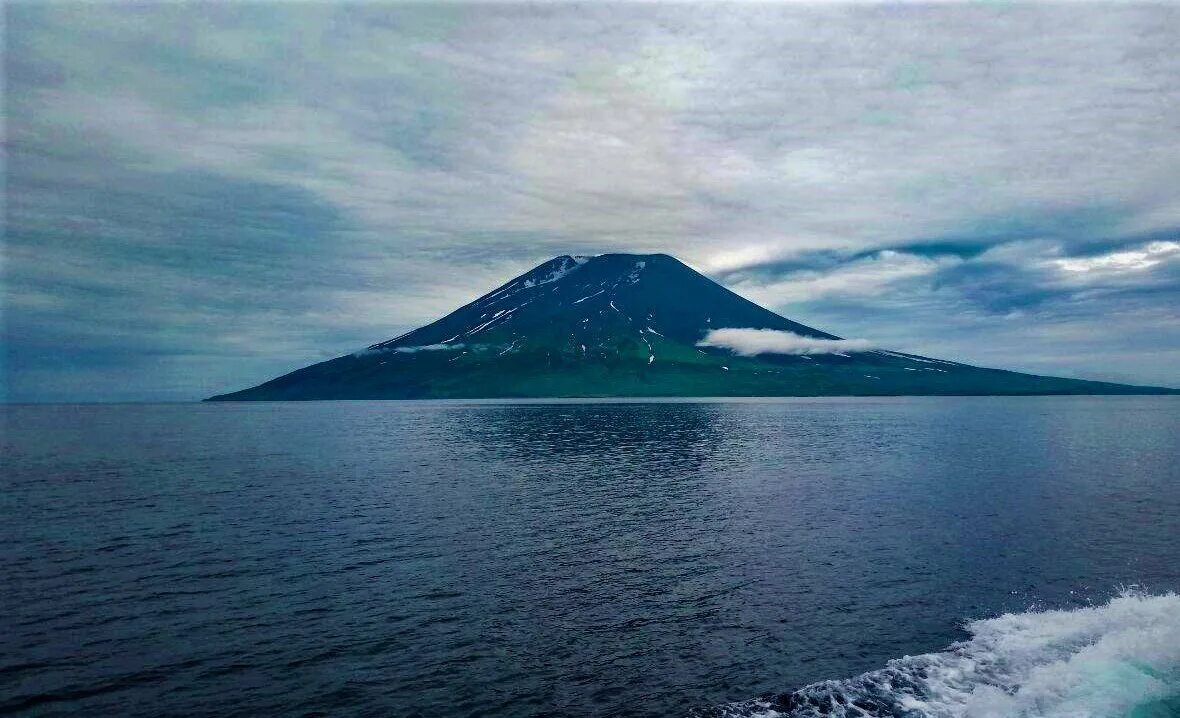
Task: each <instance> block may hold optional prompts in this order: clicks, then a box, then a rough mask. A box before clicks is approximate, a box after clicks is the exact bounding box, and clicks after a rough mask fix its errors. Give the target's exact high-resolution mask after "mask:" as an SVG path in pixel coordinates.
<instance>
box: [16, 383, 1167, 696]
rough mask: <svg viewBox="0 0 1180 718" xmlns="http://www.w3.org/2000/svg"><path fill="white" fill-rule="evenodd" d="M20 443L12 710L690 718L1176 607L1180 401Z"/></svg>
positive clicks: (966, 404) (345, 416)
mask: <svg viewBox="0 0 1180 718" xmlns="http://www.w3.org/2000/svg"><path fill="white" fill-rule="evenodd" d="M6 411H7V412H9V416H8V419H9V421H8V423H7V427H6V428H7V430H6V432H5V435H4V437H3V438H2V440H3V442H4V445H3V447H2V448H3V454H2V458H0V477H2V478H0V481H2V482H3V484H2V488H3V493H2V496H3V502H4V504H3V506H4V510H5V516H6V517H10V520H9V521H7V522H6V523H5V524H3V525H2V526H0V568H2V573H0V580H2V581H3V583H4V585H5V586H6V587H8V589H9V590H6V591H4V592H0V593H2V594H3V595H2V596H0V612H2V615H4V616H6V621H7V622H8V624H9V625H7V626H6V629H7V630H4V631H0V654H2V655H4V656H5V657H6V658H5V659H4V661H5V662H4V663H3V664H0V711H3V710H4V709H15V708H24V709H28V710H50V709H60V710H76V711H83V712H87V713H94V714H102V713H106V714H113V713H117V714H123V715H145V716H146V715H158V714H160V713H174V714H190V713H233V712H235V711H238V712H243V713H253V714H270V713H291V712H299V713H304V712H314V711H323V712H327V713H332V714H339V713H345V714H351V713H358V714H363V713H373V714H382V715H464V714H470V715H476V714H478V715H489V716H507V715H653V716H654V715H667V714H668V713H673V714H675V713H677V712H679V713H684V712H686V711H687V710H688V709H689V708H691V707H699V706H708V705H714V704H721V703H725V702H728V701H733V700H737V699H745V698H748V697H750V696H753V695H757V694H760V693H764V692H781V691H786V690H789V689H792V688H795V687H798V686H800V685H803V684H805V683H809V682H812V681H815V680H820V679H825V678H836V677H841V676H848V675H854V674H857V673H860V672H861V671H865V670H869V669H872V668H877V667H879V666H881V665H883V664H884V663H885V661H887V660H888V659H890V658H894V657H898V656H901V655H905V654H916V653H921V652H928V651H933V650H938V649H941V648H942V647H944V646H945V645H946V644H948V643H949V642H951V641H953V640H956V639H958V638H961V637H962V636H963V634H962V632H961V626H962V625H963V622H964V621H965V620H966V619H969V618H976V617H982V616H986V615H991V614H994V613H996V612H999V611H1002V610H1022V609H1025V608H1027V607H1028V605H1029V604H1030V603H1031V602H1033V601H1041V602H1043V603H1045V604H1047V605H1061V606H1068V605H1076V604H1077V603H1079V602H1083V601H1085V600H1087V599H1089V598H1103V597H1105V596H1106V595H1108V593H1109V592H1110V591H1112V590H1114V588H1115V587H1116V586H1117V585H1119V584H1129V583H1141V584H1147V585H1148V587H1149V588H1152V589H1154V590H1157V591H1162V590H1166V589H1169V588H1172V589H1176V588H1180V560H1177V556H1176V555H1175V554H1174V552H1169V551H1168V550H1167V549H1166V548H1165V547H1168V546H1171V545H1172V544H1173V543H1174V541H1173V539H1174V537H1175V536H1176V535H1180V449H1178V448H1177V444H1176V442H1175V437H1176V436H1177V435H1180V402H1177V401H1176V400H1175V399H1174V398H1171V397H1142V398H1139V397H1118V398H1046V399H1035V398H1024V399H988V398H941V399H864V400H853V399H842V400H841V399H836V400H774V401H745V402H717V401H714V402H662V403H594V402H569V403H560V402H545V403H513V404H502V403H501V404H497V403H479V402H454V403H448V402H422V403H414V402H406V403H399V402H352V403H349V402H342V403H314V404H255V405H224V404H219V405H199V406H195V405H162V406H105V407H103V406H90V407H9V408H7V409H6ZM47 597H49V598H51V600H46V598H47Z"/></svg>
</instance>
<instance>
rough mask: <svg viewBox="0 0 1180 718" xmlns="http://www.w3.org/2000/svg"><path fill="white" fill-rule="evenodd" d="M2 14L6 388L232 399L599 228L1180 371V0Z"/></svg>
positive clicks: (629, 245) (694, 257)
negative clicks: (1169, 1)
mask: <svg viewBox="0 0 1180 718" xmlns="http://www.w3.org/2000/svg"><path fill="white" fill-rule="evenodd" d="M5 12H6V34H7V49H6V58H5V59H6V77H5V79H6V86H5V98H4V99H5V110H4V112H5V120H6V124H7V127H6V135H7V136H6V149H7V167H6V170H7V177H6V180H7V186H6V188H7V191H6V201H7V213H8V214H7V227H6V237H5V248H4V249H5V256H4V288H5V307H4V318H5V322H6V326H5V333H4V344H5V357H6V362H7V366H6V367H5V375H6V377H7V382H6V383H7V387H6V390H7V397H8V399H9V400H13V401H46V400H117V399H131V400H144V399H192V398H199V397H201V396H206V395H209V394H213V393H217V392H222V391H228V390H232V389H237V388H241V387H244V386H248V385H252V384H255V383H258V382H260V381H262V380H264V379H267V378H270V377H272V376H274V375H276V374H279V373H282V372H285V371H289V370H291V369H294V368H296V367H299V366H301V365H304V364H306V363H309V362H312V361H317V360H321V359H324V358H328V357H331V356H337V355H340V354H343V353H346V352H349V351H354V350H356V349H358V348H361V347H364V346H367V345H369V344H372V343H374V342H377V341H380V340H382V339H386V338H389V337H392V336H394V335H396V334H400V333H401V332H403V331H405V330H407V329H410V328H412V327H414V326H416V325H419V324H422V323H425V322H427V321H430V320H432V319H434V318H437V317H438V316H439V315H441V314H443V313H445V312H447V311H449V310H451V309H453V308H455V307H457V306H458V305H460V304H462V303H464V302H466V301H469V300H471V299H473V298H474V297H476V296H478V295H479V294H481V293H483V292H485V291H487V290H488V289H490V288H492V287H493V286H495V285H496V284H498V283H500V282H501V281H503V280H505V279H507V278H509V277H511V276H513V275H515V274H517V273H519V272H521V271H524V270H525V269H527V268H529V267H530V266H532V265H534V264H537V263H539V262H541V261H543V260H545V259H548V258H550V257H552V256H554V255H558V254H567V253H578V254H594V253H599V252H605V251H635V252H655V251H662V252H668V253H670V254H673V255H675V256H678V257H680V258H682V259H683V260H685V261H687V262H689V263H690V264H692V265H693V266H695V267H697V268H699V269H701V270H702V271H704V272H706V273H708V274H710V275H711V276H713V277H714V278H716V279H718V280H719V281H722V282H723V283H725V284H727V285H728V286H730V287H731V288H733V289H735V290H736V291H738V292H739V293H742V294H743V295H745V296H747V297H749V298H751V299H753V300H755V301H758V302H760V303H762V304H764V305H766V306H768V307H770V308H772V309H774V310H776V311H779V312H780V313H783V314H784V315H786V316H788V317H790V318H792V319H794V320H797V321H800V322H803V323H805V324H808V325H811V326H815V327H818V328H821V329H823V330H825V331H829V332H833V333H835V334H838V335H841V336H854V337H867V338H869V339H871V340H873V342H874V343H875V344H878V345H881V346H887V347H890V348H894V349H898V350H901V351H907V352H914V353H921V354H927V355H931V356H937V357H942V358H948V359H954V360H958V361H965V362H970V363H976V364H982V365H990V366H1002V367H1005V368H1012V369H1021V370H1027V371H1035V372H1040V373H1052V374H1058V375H1064V376H1082V377H1090V378H1096V379H1110V380H1116V381H1133V382H1138V383H1155V384H1166V385H1172V386H1180V316H1178V315H1180V313H1178V312H1177V309H1176V307H1177V306H1180V231H1178V228H1180V192H1178V191H1177V188H1178V187H1180V49H1177V47H1178V44H1177V43H1176V37H1177V36H1180V6H1174V5H1158V4H1157V5H1127V4H1118V5H1105V6H1104V5H1096V4H1055V5H1052V6H1029V5H1010V4H1007V3H980V4H969V5H949V4H940V5H931V6H915V5H864V4H859V5H839V6H831V5H829V6H824V7H805V6H800V5H793V4H792V5H775V4H757V5H740V4H718V5H705V4H696V5H687V4H677V5H619V4H601V5H570V4H566V5H545V4H530V5H528V6H519V7H513V6H504V5H497V6H491V5H474V6H464V5H459V4H444V5H437V6H430V5H426V4H414V5H383V4H372V3H369V4H364V5H340V4H335V5H328V4H324V5H320V4H298V3H296V4H288V3H273V4H229V3H210V4H207V5H198V4H186V5H179V4H167V5H158V6H142V5H139V6H132V5H123V6H119V5H102V4H80V3H79V4H60V3H59V4H40V5H35V4H12V3H9V4H7V5H6V8H5Z"/></svg>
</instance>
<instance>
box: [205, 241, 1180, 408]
mask: <svg viewBox="0 0 1180 718" xmlns="http://www.w3.org/2000/svg"><path fill="white" fill-rule="evenodd" d="M1160 393H1180V392H1178V391H1177V390H1172V389H1161V388H1157V387H1141V386H1129V385H1124V384H1111V383H1106V382H1094V381H1083V380H1077V379H1062V378H1055V377H1044V376H1034V375H1031V374H1022V373H1018V372H1011V371H1003V370H999V369H985V368H980V367H975V366H970V365H967V364H960V363H957V362H952V361H945V360H942V359H933V358H930V357H924V356H918V355H915V354H906V353H903V352H896V351H889V350H885V349H882V348H876V347H869V346H867V345H865V344H864V343H862V342H852V341H845V340H842V339H841V338H840V337H838V336H836V335H834V334H829V333H827V332H823V331H820V330H818V329H813V328H811V327H809V326H805V325H803V324H799V323H797V322H793V321H791V320H790V319H787V318H785V317H782V316H779V315H778V314H775V313H774V312H772V311H770V310H768V309H764V308H763V307H760V306H758V305H757V304H755V303H753V302H751V301H749V300H747V299H744V298H743V297H740V296H738V295H737V294H735V293H733V292H731V291H730V290H728V289H726V288H725V287H723V286H721V285H720V284H717V283H716V282H714V281H712V280H711V279H709V278H708V277H705V276H704V275H702V274H700V273H698V272H696V271H694V270H693V269H691V268H689V267H688V266H687V265H685V264H683V263H682V262H680V261H679V260H677V259H675V258H673V257H670V256H668V255H665V254H646V255H637V254H603V255H599V256H595V257H577V256H562V257H556V258H554V259H551V260H549V261H548V262H545V263H543V264H541V265H539V266H538V267H536V268H534V269H532V270H531V271H529V272H526V273H525V274H523V275H521V276H519V277H517V278H516V279H513V280H512V281H510V282H508V283H507V284H504V285H502V286H500V287H498V288H496V289H495V290H493V291H491V292H489V293H488V294H485V295H484V296H482V297H480V298H479V299H476V300H475V301H473V302H471V303H470V304H467V305H466V306H463V307H461V308H459V309H457V310H455V311H454V312H452V313H450V314H448V315H447V316H445V317H443V318H442V319H439V320H438V321H435V322H433V323H431V324H428V325H426V326H424V327H421V328H419V329H415V330H413V331H411V332H408V333H406V334H403V335H401V336H399V337H395V338H393V339H390V340H388V341H383V342H380V343H378V344H373V345H372V346H370V347H368V348H366V349H363V350H361V351H358V352H355V353H352V354H346V355H344V356H341V357H338V358H336V359H331V360H329V361H325V362H321V363H319V364H314V365H311V366H308V367H305V368H303V369H299V370H297V371H293V372H291V373H289V374H285V375H283V376H280V377H278V378H276V379H272V380H270V381H268V382H266V383H264V384H260V385H258V386H256V387H253V388H250V389H244V390H242V391H237V392H233V393H230V394H222V395H219V396H215V397H212V398H211V399H210V400H211V401H251V400H264V401H275V400H309V399H450V398H498V397H504V398H507V397H656V396H849V395H860V396H865V395H869V396H871V395H878V396H888V395H932V394H945V395H954V394H959V395H966V394H974V395H989V394H997V395H998V394H1006V395H1011V394H1160Z"/></svg>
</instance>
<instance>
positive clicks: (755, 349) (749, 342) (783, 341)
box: [697, 328, 875, 356]
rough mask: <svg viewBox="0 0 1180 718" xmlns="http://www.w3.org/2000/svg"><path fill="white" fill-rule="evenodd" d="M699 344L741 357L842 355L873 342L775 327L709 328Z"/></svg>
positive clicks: (869, 345) (864, 349)
mask: <svg viewBox="0 0 1180 718" xmlns="http://www.w3.org/2000/svg"><path fill="white" fill-rule="evenodd" d="M697 346H700V347H719V348H722V349H729V350H731V351H732V352H733V353H734V354H739V355H741V356H756V355H758V354H841V353H844V352H864V351H870V350H872V349H874V348H875V345H874V344H873V343H871V342H869V341H867V340H864V339H817V338H815V337H805V336H801V335H799V334H795V333H793V332H783V331H778V330H775V329H734V328H724V329H712V330H710V331H709V333H708V334H706V335H705V338H704V339H702V340H701V341H699V342H697Z"/></svg>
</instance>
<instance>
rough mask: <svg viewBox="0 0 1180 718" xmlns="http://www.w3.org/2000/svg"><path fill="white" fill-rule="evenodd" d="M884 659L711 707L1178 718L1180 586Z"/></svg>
mask: <svg viewBox="0 0 1180 718" xmlns="http://www.w3.org/2000/svg"><path fill="white" fill-rule="evenodd" d="M966 628H967V630H968V631H969V632H970V634H971V638H970V639H969V640H966V641H963V642H961V643H956V644H953V645H951V646H950V647H949V648H947V649H946V650H945V651H942V652H939V653H929V654H926V655H921V656H906V657H904V658H898V659H895V660H892V661H890V662H889V663H888V665H887V666H886V667H885V668H883V669H880V670H876V671H870V672H869V673H865V674H863V675H860V676H857V677H855V678H851V679H847V680H836V681H823V682H821V683H814V684H812V685H809V686H806V687H804V688H801V689H799V690H797V691H795V692H793V693H788V694H783V695H780V696H771V697H764V698H758V699H754V700H750V701H744V702H741V703H734V704H730V705H726V706H721V707H719V708H715V709H712V710H710V711H705V712H703V713H700V714H698V715H701V716H712V717H714V718H739V717H740V718H775V717H780V716H781V717H783V718H812V717H819V716H824V717H830V718H865V717H873V718H877V717H881V718H883V717H885V716H888V717H890V718H1115V717H1116V716H1117V717H1118V718H1176V717H1178V716H1180V596H1178V595H1176V594H1174V593H1169V594H1166V595H1161V596H1151V595H1146V594H1141V593H1123V594H1122V595H1120V596H1118V597H1117V598H1114V599H1112V600H1111V601H1110V602H1109V603H1107V604H1105V605H1102V606H1094V607H1088V608H1079V609H1075V610H1062V611H1032V612H1028V613H1013V614H1005V615H1003V616H1000V617H998V618H990V619H985V620H980V621H974V622H972V623H970V624H968V625H967V627H966Z"/></svg>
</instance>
